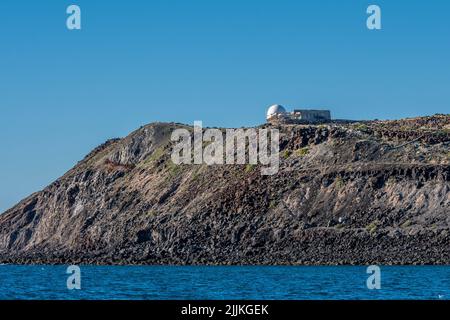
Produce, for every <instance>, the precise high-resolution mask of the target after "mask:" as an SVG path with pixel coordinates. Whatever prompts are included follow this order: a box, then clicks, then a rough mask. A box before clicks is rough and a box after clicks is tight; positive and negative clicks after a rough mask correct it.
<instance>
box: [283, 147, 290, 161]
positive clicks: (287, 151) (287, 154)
mask: <svg viewBox="0 0 450 320" xmlns="http://www.w3.org/2000/svg"><path fill="white" fill-rule="evenodd" d="M290 155H291V152H290V151H289V150H287V149H286V150H284V152H283V155H282V157H283V159H287V158H289V156H290Z"/></svg>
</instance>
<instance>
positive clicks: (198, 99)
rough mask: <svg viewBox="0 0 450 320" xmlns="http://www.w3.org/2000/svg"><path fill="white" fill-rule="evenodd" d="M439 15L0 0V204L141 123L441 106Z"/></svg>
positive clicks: (341, 8) (443, 12) (445, 35)
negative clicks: (277, 108) (378, 24)
mask: <svg viewBox="0 0 450 320" xmlns="http://www.w3.org/2000/svg"><path fill="white" fill-rule="evenodd" d="M70 4H77V5H79V6H80V7H81V10H82V30H81V31H69V30H67V29H66V24H65V22H66V17H67V15H66V13H65V11H66V7H67V6H68V5H70ZM370 4H378V5H379V6H380V7H381V9H382V25H383V29H382V30H381V31H369V30H368V29H367V28H366V17H367V15H366V8H367V6H368V5H370ZM449 15H450V1H448V0H434V1H425V0H421V1H419V0H410V1H401V0H396V1H378V0H374V1H360V0H354V1H349V0H343V1H336V0H329V1H324V0H319V1H318V0H314V1H312V0H310V1H300V0H295V1H294V0H292V1H282V0H277V1H275V0H272V1H265V0H245V1H243V0H226V1H225V0H214V1H211V0H202V1H200V0H192V1H186V0H182V1H181V0H180V1H170V0H151V1H119V0H117V1H100V0H96V1H92V0H89V1H84V0H73V1H71V2H69V1H54V0H33V1H31V0H30V1H21V0H2V1H0V110H1V116H0V134H1V141H2V148H1V150H2V151H1V155H0V161H1V166H0V211H3V210H5V209H6V208H9V207H11V206H12V205H13V204H14V203H15V202H17V201H18V200H20V199H22V198H23V197H25V196H27V195H28V194H30V193H31V192H34V191H38V190H39V189H41V188H42V187H44V186H45V185H47V184H48V183H50V182H51V181H53V180H55V179H56V178H57V177H59V176H60V175H62V174H63V173H64V172H65V171H67V170H68V169H69V168H71V167H72V166H73V165H74V164H75V163H76V162H77V161H78V160H80V159H82V158H83V157H84V155H85V154H87V153H88V152H89V151H90V150H91V149H92V148H94V147H95V146H96V145H98V144H100V143H102V142H103V141H105V140H106V139H108V138H112V137H121V136H125V135H127V134H128V133H129V132H130V131H132V130H134V129H136V128H137V127H139V126H140V125H142V124H146V123H149V122H153V121H177V122H185V123H192V122H193V121H194V120H202V121H203V122H204V125H206V126H226V127H233V126H246V125H255V124H259V123H261V122H263V121H264V113H265V109H266V106H268V105H270V104H273V103H280V104H283V105H286V106H288V107H317V108H319V107H327V108H329V109H331V110H332V114H333V116H334V117H337V118H350V119H370V118H380V119H387V118H399V117H409V116H417V115H425V114H433V113H449V112H450V88H449V84H450V59H449V57H450V19H449Z"/></svg>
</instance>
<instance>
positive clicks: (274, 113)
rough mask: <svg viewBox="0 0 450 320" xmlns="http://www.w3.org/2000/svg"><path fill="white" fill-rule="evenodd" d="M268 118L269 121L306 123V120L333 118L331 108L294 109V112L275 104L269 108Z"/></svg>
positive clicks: (323, 120) (315, 121) (322, 120)
mask: <svg viewBox="0 0 450 320" xmlns="http://www.w3.org/2000/svg"><path fill="white" fill-rule="evenodd" d="M266 120H267V122H269V123H285V124H290V123H292V124H294V123H305V122H314V123H317V122H328V121H330V120H331V113H330V111H329V110H302V109H294V111H292V112H287V111H286V109H285V108H284V107H283V106H281V105H279V104H275V105H272V106H270V107H269V109H268V110H267V115H266Z"/></svg>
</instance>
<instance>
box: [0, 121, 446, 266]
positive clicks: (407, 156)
mask: <svg viewBox="0 0 450 320" xmlns="http://www.w3.org/2000/svg"><path fill="white" fill-rule="evenodd" d="M179 127H186V126H183V125H179V124H173V123H171V124H164V123H154V124H150V125H147V126H144V127H142V128H140V129H138V130H137V131H135V132H133V133H132V134H130V135H129V136H128V137H126V138H123V139H115V140H110V141H108V142H106V143H105V144H103V145H102V146H100V147H98V148H96V149H95V150H94V151H92V152H91V153H90V154H89V155H88V156H86V157H85V158H84V159H83V160H82V161H80V162H79V163H78V165H77V166H75V167H74V168H73V169H72V170H70V171H69V172H67V173H66V174H65V175H64V176H63V177H61V178H60V179H58V180H57V181H55V182H54V183H52V184H51V185H49V186H48V187H47V188H45V189H44V190H42V191H40V192H37V193H35V194H33V195H31V196H29V197H28V198H26V199H24V200H23V201H22V202H20V203H19V204H17V205H16V206H15V207H13V208H12V209H10V210H8V211H6V212H5V213H4V214H2V215H0V261H1V262H3V263H81V262H83V263H108V264H134V263H139V264H367V263H380V264H416V263H426V264H449V263H450V234H449V232H450V192H449V191H450V148H449V146H450V130H449V129H450V116H433V117H425V118H417V119H405V120H398V121H368V122H359V123H344V122H342V123H330V124H326V125H286V126H280V127H278V128H279V129H280V146H281V147H280V149H281V151H280V170H279V173H278V174H276V175H273V176H262V175H261V174H260V170H259V165H257V166H250V165H216V166H207V165H175V164H173V162H172V161H171V159H170V154H171V150H172V147H173V143H172V142H171V141H170V135H171V133H172V131H173V130H174V129H175V128H179ZM186 128H188V129H191V128H189V127H186Z"/></svg>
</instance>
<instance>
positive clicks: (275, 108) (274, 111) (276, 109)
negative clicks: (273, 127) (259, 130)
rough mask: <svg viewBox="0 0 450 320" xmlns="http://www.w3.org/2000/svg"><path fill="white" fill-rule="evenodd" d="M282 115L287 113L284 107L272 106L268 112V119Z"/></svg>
mask: <svg viewBox="0 0 450 320" xmlns="http://www.w3.org/2000/svg"><path fill="white" fill-rule="evenodd" d="M280 113H286V109H284V107H283V106H281V105H279V104H274V105H273V106H270V107H269V109H268V110H267V118H270V117H271V116H273V115H275V114H280Z"/></svg>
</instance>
